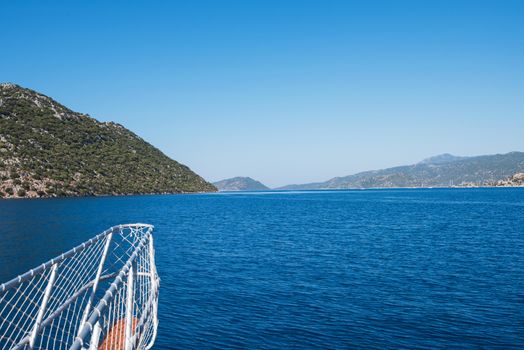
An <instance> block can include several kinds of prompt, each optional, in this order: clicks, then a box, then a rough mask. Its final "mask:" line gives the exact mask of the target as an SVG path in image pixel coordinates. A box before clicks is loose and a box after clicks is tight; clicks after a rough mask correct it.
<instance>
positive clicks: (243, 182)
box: [213, 176, 270, 191]
mask: <svg viewBox="0 0 524 350" xmlns="http://www.w3.org/2000/svg"><path fill="white" fill-rule="evenodd" d="M213 185H214V186H215V187H216V188H218V190H219V191H265V190H269V189H270V188H269V187H267V186H266V185H264V184H263V183H261V182H260V181H257V180H254V179H252V178H250V177H247V176H237V177H232V178H229V179H224V180H220V181H216V182H213Z"/></svg>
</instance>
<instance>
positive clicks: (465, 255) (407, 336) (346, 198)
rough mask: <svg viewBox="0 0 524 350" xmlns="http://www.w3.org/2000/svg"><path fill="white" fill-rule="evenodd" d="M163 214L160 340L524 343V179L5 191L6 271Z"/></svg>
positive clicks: (159, 230) (1, 206)
mask: <svg viewBox="0 0 524 350" xmlns="http://www.w3.org/2000/svg"><path fill="white" fill-rule="evenodd" d="M128 222H145V223H151V224H154V225H155V228H156V229H155V233H154V236H155V246H156V252H157V254H156V257H157V267H158V272H159V275H160V278H161V286H160V304H159V313H160V316H159V318H160V325H159V334H158V338H157V342H156V345H155V348H156V349H172V348H177V349H187V348H199V349H201V348H236V349H243V348H252V349H287V348H296V349H306V348H330V349H346V348H377V349H383V348H524V189H508V188H498V189H409V190H364V191H330V192H258V193H221V194H201V195H200V194H199V195H176V196H132V197H101V198H71V199H46V200H3V201H0V280H1V281H5V280H7V279H10V278H12V277H14V276H15V275H17V274H19V273H22V272H24V271H25V270H28V269H29V268H31V267H33V266H35V265H37V264H39V263H41V262H43V261H45V260H48V259H49V258H52V257H54V256H55V255H58V254H59V253H61V252H62V251H65V250H68V249H69V248H71V247H73V246H74V245H76V244H78V243H81V242H82V241H84V240H86V239H88V238H90V237H91V236H94V235H95V234H97V233H99V232H101V231H102V230H104V229H105V228H107V227H109V226H112V225H115V224H119V223H128Z"/></svg>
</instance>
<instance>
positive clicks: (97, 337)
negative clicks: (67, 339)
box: [89, 321, 102, 350]
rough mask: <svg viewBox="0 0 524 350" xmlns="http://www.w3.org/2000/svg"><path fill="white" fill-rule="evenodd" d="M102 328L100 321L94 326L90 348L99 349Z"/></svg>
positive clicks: (90, 349) (91, 349) (92, 349)
mask: <svg viewBox="0 0 524 350" xmlns="http://www.w3.org/2000/svg"><path fill="white" fill-rule="evenodd" d="M101 331H102V328H101V327H100V321H98V322H97V323H95V327H94V328H93V334H91V341H90V342H89V350H98V343H99V341H100V332H101Z"/></svg>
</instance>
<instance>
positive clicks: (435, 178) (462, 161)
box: [279, 152, 524, 190]
mask: <svg viewBox="0 0 524 350" xmlns="http://www.w3.org/2000/svg"><path fill="white" fill-rule="evenodd" d="M519 172H524V153H523V152H510V153H507V154H495V155H486V156H477V157H456V156H452V155H450V154H444V155H440V156H436V157H431V158H428V159H425V160H423V161H421V162H419V163H417V164H413V165H404V166H398V167H394V168H388V169H382V170H373V171H365V172H362V173H358V174H354V175H349V176H344V177H335V178H333V179H331V180H328V181H325V182H317V183H309V184H303V185H288V186H284V187H281V188H279V189H285V190H308V189H309V190H312V189H337V188H379V187H446V186H450V185H461V184H466V183H489V182H496V181H499V180H504V179H507V178H509V177H511V176H513V175H514V174H516V173H519Z"/></svg>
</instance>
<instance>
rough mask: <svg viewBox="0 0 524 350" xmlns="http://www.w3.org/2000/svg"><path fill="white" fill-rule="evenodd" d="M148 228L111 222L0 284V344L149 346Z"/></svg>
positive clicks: (152, 314)
mask: <svg viewBox="0 0 524 350" xmlns="http://www.w3.org/2000/svg"><path fill="white" fill-rule="evenodd" d="M152 231H153V226H151V225H146V224H128V225H120V226H115V227H112V228H110V229H108V230H106V231H104V232H102V233H101V234H99V235H98V236H96V237H94V238H92V239H90V240H89V241H87V242H85V243H83V244H81V245H79V246H78V247H76V248H74V249H72V250H70V251H68V252H66V253H64V254H62V255H60V256H58V257H56V258H54V259H52V260H50V261H48V262H47V263H45V264H42V265H41V266H39V267H37V268H35V269H32V270H30V271H28V272H26V273H25V274H23V275H20V276H18V277H16V278H14V279H12V280H11V281H9V282H6V283H4V284H2V285H0V350H4V349H103V350H109V349H126V350H129V349H149V348H151V346H152V345H153V342H154V341H155V337H156V330H157V326H158V319H157V306H158V286H159V278H158V275H157V272H156V266H155V258H154V247H153V237H152Z"/></svg>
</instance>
